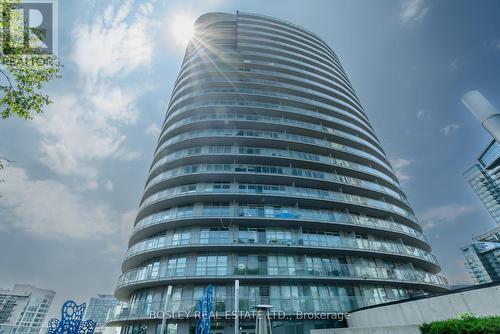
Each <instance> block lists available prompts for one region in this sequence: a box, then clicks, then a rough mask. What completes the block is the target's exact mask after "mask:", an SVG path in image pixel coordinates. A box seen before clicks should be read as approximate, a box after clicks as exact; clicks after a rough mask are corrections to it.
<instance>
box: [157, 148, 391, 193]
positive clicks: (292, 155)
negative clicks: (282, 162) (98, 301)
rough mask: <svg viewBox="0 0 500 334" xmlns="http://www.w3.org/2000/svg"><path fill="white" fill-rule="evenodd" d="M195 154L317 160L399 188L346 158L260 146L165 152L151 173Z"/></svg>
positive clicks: (387, 177) (369, 169)
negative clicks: (366, 175)
mask: <svg viewBox="0 0 500 334" xmlns="http://www.w3.org/2000/svg"><path fill="white" fill-rule="evenodd" d="M197 155H241V156H261V157H275V158H287V159H298V160H302V161H312V162H319V163H323V164H327V165H331V166H336V167H339V168H347V169H351V170H354V171H358V172H362V173H365V174H369V175H372V176H376V177H378V178H381V179H383V180H385V181H386V182H389V183H390V184H392V185H394V186H395V187H396V188H398V189H399V184H398V183H396V181H394V180H393V179H392V178H391V177H389V176H387V175H386V174H384V173H382V172H380V171H379V170H377V169H374V168H372V167H369V166H365V165H361V164H358V163H355V162H350V161H347V160H342V159H336V158H333V157H330V156H325V155H318V154H312V153H305V152H299V151H289V150H280V149H274V148H260V147H244V146H197V147H192V148H188V149H182V150H179V151H175V152H173V153H170V154H167V155H165V156H164V157H162V158H161V159H159V160H158V161H156V162H155V163H154V164H153V165H152V166H151V169H150V173H153V172H154V171H155V170H156V169H157V168H158V167H160V166H163V165H165V164H167V163H169V162H171V161H175V160H178V159H182V158H185V157H193V156H197Z"/></svg>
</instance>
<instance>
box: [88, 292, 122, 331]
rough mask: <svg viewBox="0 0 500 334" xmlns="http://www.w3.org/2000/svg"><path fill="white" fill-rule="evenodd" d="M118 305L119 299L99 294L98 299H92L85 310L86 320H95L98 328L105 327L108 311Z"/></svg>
mask: <svg viewBox="0 0 500 334" xmlns="http://www.w3.org/2000/svg"><path fill="white" fill-rule="evenodd" d="M118 303H119V301H118V299H116V298H115V296H113V295H105V294H98V295H97V296H96V297H92V298H90V301H89V302H88V304H87V308H86V309H85V315H84V320H93V321H95V322H96V324H97V327H104V326H106V317H107V315H108V311H109V310H110V309H111V308H112V307H113V306H115V305H117V304H118Z"/></svg>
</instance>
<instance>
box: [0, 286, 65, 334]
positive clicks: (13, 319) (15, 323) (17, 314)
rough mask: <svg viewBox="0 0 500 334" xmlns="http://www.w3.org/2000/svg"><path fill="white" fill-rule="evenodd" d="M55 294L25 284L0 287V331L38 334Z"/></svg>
mask: <svg viewBox="0 0 500 334" xmlns="http://www.w3.org/2000/svg"><path fill="white" fill-rule="evenodd" d="M55 294H56V293H55V292H54V291H52V290H44V289H39V288H36V287H34V286H31V285H25V284H15V285H14V287H13V289H12V290H4V289H0V333H2V334H38V333H39V332H40V329H41V328H42V324H43V322H44V320H45V317H46V316H47V313H48V311H49V308H50V304H51V303H52V300H53V299H54V296H55Z"/></svg>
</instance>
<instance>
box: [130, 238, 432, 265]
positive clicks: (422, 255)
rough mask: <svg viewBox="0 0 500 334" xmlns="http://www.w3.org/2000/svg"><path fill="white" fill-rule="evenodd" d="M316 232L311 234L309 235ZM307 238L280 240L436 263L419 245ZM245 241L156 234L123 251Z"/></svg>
mask: <svg viewBox="0 0 500 334" xmlns="http://www.w3.org/2000/svg"><path fill="white" fill-rule="evenodd" d="M314 236H315V235H311V238H312V237H314ZM311 238H309V235H308V234H307V233H303V234H301V236H300V237H297V238H293V239H290V240H287V241H286V242H281V244H282V245H286V246H287V247H291V246H296V247H304V248H306V249H310V248H311V247H316V248H325V249H348V250H362V251H367V252H370V251H374V252H383V253H388V254H395V255H404V256H409V257H413V258H417V259H420V260H424V261H427V262H430V263H433V264H438V261H437V258H436V257H435V256H434V255H433V254H431V253H429V252H426V251H424V250H422V249H420V248H417V247H412V246H408V245H404V244H402V243H395V242H387V241H375V240H367V239H359V238H348V237H341V236H329V237H325V238H324V240H319V239H316V238H312V240H311ZM234 244H237V245H244V244H255V245H258V244H259V243H258V242H257V241H253V242H250V241H249V240H246V239H242V238H239V237H238V238H229V237H227V238H222V237H221V238H219V239H196V238H194V237H193V238H192V239H185V240H182V241H179V240H174V239H172V238H170V237H169V238H167V236H161V237H157V238H151V239H147V240H144V241H141V242H139V243H137V244H135V245H133V246H131V247H130V248H129V250H128V251H127V254H126V257H125V258H126V259H127V258H130V257H132V256H135V255H137V254H140V253H145V252H151V251H155V250H161V249H169V248H175V247H186V246H214V245H234ZM267 244H268V245H271V246H279V245H280V240H276V239H274V240H273V241H272V242H269V243H267Z"/></svg>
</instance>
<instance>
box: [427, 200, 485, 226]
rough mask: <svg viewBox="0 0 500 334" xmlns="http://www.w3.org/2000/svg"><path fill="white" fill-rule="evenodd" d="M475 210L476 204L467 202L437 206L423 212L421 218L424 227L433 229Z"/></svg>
mask: <svg viewBox="0 0 500 334" xmlns="http://www.w3.org/2000/svg"><path fill="white" fill-rule="evenodd" d="M474 210H475V207H474V206H472V205H465V204H450V205H443V206H436V207H433V208H430V209H428V210H427V211H425V212H423V213H422V214H421V215H420V220H421V221H422V223H423V224H422V226H423V227H424V228H426V229H431V228H434V227H436V226H437V225H440V224H443V223H450V222H453V221H455V220H456V219H457V218H460V217H462V216H465V215H468V214H469V213H471V212H473V211H474Z"/></svg>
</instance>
